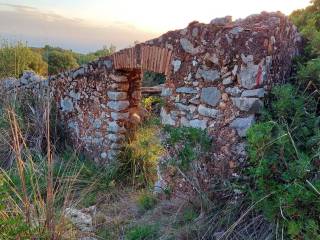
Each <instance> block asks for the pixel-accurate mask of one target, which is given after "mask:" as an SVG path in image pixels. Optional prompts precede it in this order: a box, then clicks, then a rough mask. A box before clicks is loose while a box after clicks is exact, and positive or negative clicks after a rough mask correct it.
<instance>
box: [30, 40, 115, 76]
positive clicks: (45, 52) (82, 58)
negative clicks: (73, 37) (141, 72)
mask: <svg viewBox="0 0 320 240" xmlns="http://www.w3.org/2000/svg"><path fill="white" fill-rule="evenodd" d="M33 50H34V51H37V52H40V53H41V55H42V57H43V59H44V60H45V61H46V62H49V61H50V60H49V59H50V55H51V54H52V53H54V54H56V53H57V52H59V53H60V55H62V56H69V58H70V61H72V62H73V64H74V61H76V65H82V64H86V63H88V62H91V61H94V60H97V59H98V58H100V57H104V56H109V55H111V54H112V53H114V52H115V50H116V47H115V46H113V45H110V47H107V46H103V48H102V49H99V50H97V51H95V52H90V53H87V54H84V53H77V52H73V51H71V50H65V49H62V48H59V47H52V46H49V45H45V46H44V48H33ZM71 57H72V58H71ZM50 64H51V65H52V66H51V68H52V69H53V70H54V69H59V68H60V66H59V65H56V62H51V63H50ZM53 73H54V71H53Z"/></svg>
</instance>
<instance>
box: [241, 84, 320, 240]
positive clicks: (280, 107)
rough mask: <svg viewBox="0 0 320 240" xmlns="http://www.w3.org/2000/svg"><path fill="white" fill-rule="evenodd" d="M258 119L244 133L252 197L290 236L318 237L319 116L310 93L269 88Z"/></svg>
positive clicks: (291, 88)
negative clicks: (267, 102) (267, 104)
mask: <svg viewBox="0 0 320 240" xmlns="http://www.w3.org/2000/svg"><path fill="white" fill-rule="evenodd" d="M272 98H273V102H272V104H271V106H270V108H269V109H268V110H269V111H268V114H266V115H265V116H264V118H263V121H262V122H260V123H258V124H256V125H254V126H252V127H251V128H250V129H249V131H248V133H247V137H248V145H249V146H248V153H249V159H250V164H251V167H250V168H249V170H248V173H249V175H250V176H251V178H252V185H251V186H250V188H249V192H250V195H251V197H252V200H253V201H255V202H258V201H260V200H261V199H263V201H262V202H261V204H260V209H261V210H262V211H263V213H264V214H265V216H266V217H267V218H268V219H269V220H271V221H275V222H277V223H280V226H281V227H282V228H283V229H285V230H286V233H287V235H288V236H289V237H290V238H291V239H320V237H319V236H320V235H319V234H320V229H319V219H318V217H317V216H318V215H319V214H320V201H319V192H318V189H319V188H320V179H319V178H318V174H317V173H318V171H319V165H318V164H316V162H317V158H318V157H317V156H318V153H319V146H318V143H317V142H316V141H311V139H319V137H320V135H319V130H318V128H319V117H317V116H316V115H315V107H314V104H312V103H313V101H311V100H310V96H305V95H303V94H300V93H298V92H297V90H296V89H295V88H294V87H293V86H291V85H284V86H278V87H275V88H274V89H273V90H272Z"/></svg>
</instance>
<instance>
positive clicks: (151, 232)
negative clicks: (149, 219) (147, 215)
mask: <svg viewBox="0 0 320 240" xmlns="http://www.w3.org/2000/svg"><path fill="white" fill-rule="evenodd" d="M157 238H158V227H157V226H155V225H143V226H142V225H138V226H135V227H133V228H131V229H130V230H129V231H128V232H127V234H126V236H125V239H126V240H153V239H157Z"/></svg>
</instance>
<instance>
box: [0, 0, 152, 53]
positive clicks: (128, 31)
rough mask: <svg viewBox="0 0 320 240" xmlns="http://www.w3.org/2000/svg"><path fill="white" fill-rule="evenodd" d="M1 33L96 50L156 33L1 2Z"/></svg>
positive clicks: (35, 43) (37, 42)
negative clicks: (94, 22) (96, 23)
mask: <svg viewBox="0 0 320 240" xmlns="http://www.w3.org/2000/svg"><path fill="white" fill-rule="evenodd" d="M0 22H1V23H2V24H0V36H1V37H4V38H9V39H14V40H22V41H27V42H28V44H29V45H30V46H43V45H45V44H50V45H53V46H60V47H63V48H67V49H73V50H75V51H80V52H88V51H94V50H96V49H99V48H101V47H102V46H103V45H110V44H114V45H116V46H117V48H118V49H119V48H123V47H128V46H129V45H132V44H133V42H134V41H135V40H137V41H145V40H148V39H151V38H154V37H156V36H155V35H154V34H152V33H147V32H143V31H141V30H138V29H137V28H135V27H134V26H131V25H129V24H126V23H122V22H111V23H110V24H109V25H108V26H98V25H94V24H92V23H89V22H87V21H86V20H84V19H80V18H68V17H65V16H61V15H59V14H56V13H52V12H43V11H40V10H38V9H36V8H32V7H28V6H23V5H12V4H0Z"/></svg>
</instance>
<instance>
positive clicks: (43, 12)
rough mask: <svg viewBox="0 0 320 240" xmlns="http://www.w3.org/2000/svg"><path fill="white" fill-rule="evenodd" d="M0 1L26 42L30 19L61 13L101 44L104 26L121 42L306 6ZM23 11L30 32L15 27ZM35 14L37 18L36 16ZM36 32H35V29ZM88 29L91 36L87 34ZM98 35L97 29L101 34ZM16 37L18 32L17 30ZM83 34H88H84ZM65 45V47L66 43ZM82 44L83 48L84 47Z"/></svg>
mask: <svg viewBox="0 0 320 240" xmlns="http://www.w3.org/2000/svg"><path fill="white" fill-rule="evenodd" d="M0 4H1V5H0V10H2V11H6V12H8V11H11V13H12V15H14V14H17V15H19V16H17V18H19V19H20V20H19V19H18V20H17V21H15V20H14V19H11V18H13V16H10V20H9V19H3V14H1V15H2V16H1V15H0V18H2V19H0V20H1V22H7V28H8V29H11V32H10V34H11V35H15V34H14V33H15V31H16V32H17V33H19V34H20V37H27V40H28V41H30V42H32V41H33V40H32V39H33V37H35V36H33V35H32V34H31V33H32V32H33V30H32V28H37V25H38V23H37V24H32V21H38V22H39V21H43V19H45V20H44V21H45V22H46V23H47V24H48V25H47V26H49V25H50V28H51V27H52V28H54V26H56V25H57V24H58V25H59V24H60V23H59V17H60V18H63V19H64V20H68V21H70V22H71V21H72V24H76V25H78V26H79V28H81V29H82V30H81V31H84V32H83V33H86V34H83V37H81V38H82V39H79V41H80V42H81V41H82V42H83V41H84V42H86V44H87V42H88V43H89V42H91V41H92V42H93V41H94V39H95V38H96V42H97V43H99V44H101V42H102V39H100V38H101V35H104V32H103V29H104V28H107V29H109V30H108V31H105V32H108V34H107V35H108V36H111V38H108V40H107V39H106V40H105V41H106V42H107V43H109V44H110V43H113V44H115V45H117V46H118V47H120V48H121V47H125V46H128V45H130V44H131V43H132V42H133V41H134V40H138V41H143V40H147V39H148V38H152V37H156V36H158V35H160V34H161V33H164V32H166V31H169V30H174V29H179V28H184V27H185V26H187V24H188V23H189V22H191V21H194V20H197V21H199V22H204V23H208V22H210V20H211V19H213V18H215V17H222V16H226V15H231V16H233V19H237V18H243V17H246V16H248V15H250V14H254V13H260V12H261V11H278V10H279V11H281V12H283V13H285V14H290V13H291V12H292V11H293V10H295V9H299V8H304V7H306V6H307V5H308V4H309V0H290V1H284V0H282V1H280V0H259V1H257V0H241V1H239V0H223V1H221V0H198V1H173V0H162V1H151V0H139V1H132V0H105V1H102V0H91V1H86V0H79V1H76V0H43V1H38V0H29V1H28V0H25V1H21V0H10V1H3V0H0ZM23 14H25V15H28V18H30V17H31V16H32V17H33V18H34V19H33V20H32V21H31V20H30V19H29V20H30V22H29V25H30V26H29V31H30V32H31V33H30V34H27V33H25V34H24V33H23V31H20V30H21V28H20V25H23V22H24V21H23V19H22V17H23ZM37 17H38V18H39V20H36V18H37ZM40 17H41V18H40ZM21 21H22V23H21ZM10 25H11V26H10ZM33 25H34V26H33ZM2 28H3V26H1V25H0V35H5V36H6V35H8V33H7V30H8V29H6V30H5V29H2ZM30 28H31V29H30ZM90 28H92V29H94V30H93V31H92V33H91V34H90V33H89V32H90V30H89V29H90ZM15 29H16V30H15ZM57 29H58V32H57V34H59V36H57V34H54V35H55V36H56V38H61V40H60V41H58V42H59V44H61V43H62V42H63V41H64V40H63V39H66V40H67V36H66V35H67V34H68V33H69V34H70V32H68V31H63V24H61V26H60V25H59V26H57ZM114 29H117V31H114ZM22 30H23V29H22ZM44 30H46V31H48V30H49V29H48V27H44ZM122 30H123V31H122ZM85 31H87V32H85ZM35 32H37V34H39V29H37V30H36V31H35ZM40 32H41V31H40ZM10 34H9V35H10ZM74 34H75V35H77V36H78V38H79V37H80V35H81V34H80V29H79V31H77V32H76V33H74ZM79 34H80V35H79ZM92 34H93V35H94V36H90V35H92ZM26 35H28V36H26ZM97 35H100V38H99V36H97ZM81 36H82V35H81ZM84 36H86V37H84ZM15 37H19V36H17V35H16V36H15ZM39 37H40V38H41V39H43V41H45V39H44V38H45V36H43V35H41V34H40V36H38V38H37V39H39ZM52 37H53V36H51V33H49V32H48V33H47V38H48V40H51V38H52ZM69 37H71V36H69ZM86 38H88V39H87V40H86ZM105 38H106V36H104V37H103V39H105ZM121 39H122V40H121ZM56 42H57V41H56ZM66 42H68V41H66ZM35 44H37V43H35ZM65 45H67V46H68V47H69V45H70V44H69V43H68V44H65ZM93 45H94V44H93ZM72 47H75V48H77V46H71V45H70V48H72ZM94 47H96V46H93V48H94ZM85 48H87V49H88V47H85Z"/></svg>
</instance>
